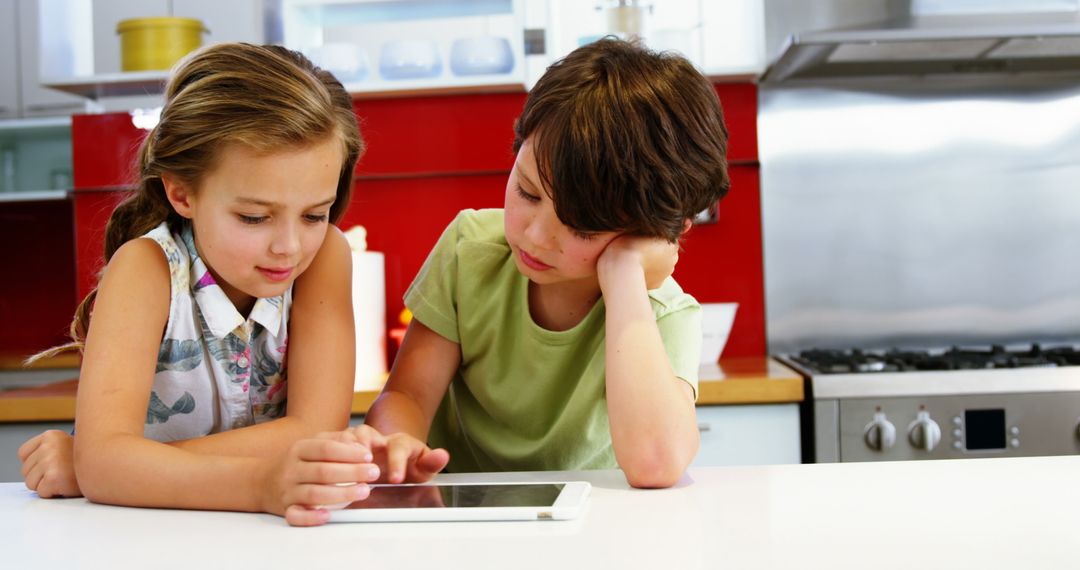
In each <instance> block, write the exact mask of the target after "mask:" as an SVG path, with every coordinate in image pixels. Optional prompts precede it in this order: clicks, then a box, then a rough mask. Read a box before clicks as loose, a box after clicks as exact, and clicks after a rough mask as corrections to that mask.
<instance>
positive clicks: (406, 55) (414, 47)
mask: <svg viewBox="0 0 1080 570" xmlns="http://www.w3.org/2000/svg"><path fill="white" fill-rule="evenodd" d="M379 73H381V74H382V76H383V77H384V78H386V79H423V78H428V77H437V76H438V75H439V74H440V73H442V59H441V58H440V57H439V48H438V46H436V45H435V42H433V41H430V40H394V41H390V42H386V43H385V44H384V45H383V48H382V53H380V55H379Z"/></svg>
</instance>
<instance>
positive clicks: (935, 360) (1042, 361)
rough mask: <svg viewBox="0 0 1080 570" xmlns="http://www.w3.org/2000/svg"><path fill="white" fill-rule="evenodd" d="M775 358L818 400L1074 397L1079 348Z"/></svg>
mask: <svg viewBox="0 0 1080 570" xmlns="http://www.w3.org/2000/svg"><path fill="white" fill-rule="evenodd" d="M780 359H781V360H782V361H784V362H785V363H787V364H789V365H790V366H791V367H792V368H795V369H796V370H798V371H799V372H801V373H802V374H803V376H805V377H806V378H807V379H808V380H809V386H810V388H809V389H810V391H811V393H812V395H813V397H814V398H815V399H819V398H860V397H882V396H915V395H935V394H936V395H942V394H998V393H1025V392H1062V391H1068V392H1080V348H1078V347H1077V346H1074V345H1067V346H1055V347H1042V346H1040V345H1038V344H1032V345H1027V346H1024V347H1023V348H1006V347H1003V346H991V347H984V348H966V347H965V348H961V347H953V348H949V349H942V350H907V349H889V350H862V349H849V350H832V349H809V350H804V351H802V352H799V353H798V354H791V355H783V356H780Z"/></svg>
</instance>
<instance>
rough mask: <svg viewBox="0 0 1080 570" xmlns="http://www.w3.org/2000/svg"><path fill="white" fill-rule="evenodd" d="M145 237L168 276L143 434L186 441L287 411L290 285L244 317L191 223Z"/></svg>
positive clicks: (163, 227) (259, 301)
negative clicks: (202, 253) (206, 259)
mask: <svg viewBox="0 0 1080 570" xmlns="http://www.w3.org/2000/svg"><path fill="white" fill-rule="evenodd" d="M143 237H144V238H149V239H152V240H154V241H155V242H156V243H157V244H158V245H160V246H161V249H163V250H164V251H165V257H166V258H167V259H168V261H169V273H170V276H171V286H170V288H171V295H170V301H169V322H168V324H167V325H166V326H165V335H164V337H163V338H162V341H161V349H160V351H159V353H158V360H157V372H156V373H155V374H154V386H153V389H152V391H151V392H150V405H149V408H148V409H147V410H146V428H145V430H144V434H145V436H146V437H147V438H148V439H154V440H157V441H175V440H180V439H189V438H193V437H200V436H203V435H207V434H211V433H217V432H221V431H227V430H231V429H236V428H240V427H244V426H249V425H252V424H256V423H261V422H264V421H269V420H272V419H275V418H278V417H281V416H283V415H284V414H285V398H286V390H287V388H286V378H287V374H286V363H285V352H286V347H287V345H288V332H289V327H288V320H289V307H290V305H291V303H292V288H291V287H290V288H289V290H288V291H286V292H285V293H284V294H283V295H280V296H278V297H271V298H265V299H263V298H260V299H256V301H255V306H254V307H253V308H252V309H251V314H250V315H248V317H247V318H244V316H243V315H241V314H240V312H239V311H237V310H236V307H235V306H233V304H232V301H230V300H229V298H228V297H227V296H226V295H225V292H224V291H222V289H221V287H220V286H218V284H217V283H215V282H214V278H213V276H211V274H210V272H209V271H208V270H207V268H206V264H205V263H203V261H202V259H201V258H200V257H199V254H198V252H197V251H196V250H195V240H194V238H193V236H192V230H191V226H190V224H185V225H184V227H183V229H182V230H181V231H180V233H171V232H170V231H169V228H168V226H167V225H166V224H164V223H162V224H161V225H160V226H158V227H156V228H154V229H153V230H152V231H150V232H149V233H147V234H146V235H145V236H143Z"/></svg>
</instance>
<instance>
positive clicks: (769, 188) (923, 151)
mask: <svg viewBox="0 0 1080 570" xmlns="http://www.w3.org/2000/svg"><path fill="white" fill-rule="evenodd" d="M760 97H761V101H760V116H759V144H760V156H761V173H762V174H761V177H762V210H763V212H762V215H763V231H764V251H765V287H766V307H767V309H766V317H767V325H768V340H769V349H770V351H772V352H790V351H793V350H796V349H800V348H806V347H809V346H819V347H852V346H854V347H863V348H878V347H887V346H911V347H937V346H946V345H951V344H986V343H1003V344H1011V343H1021V342H1031V341H1044V342H1059V341H1076V340H1077V339H1080V76H1074V77H1062V76H1056V77H1046V76H1043V77H1039V76H1024V77H996V78H985V77H984V78H972V77H957V78H956V79H955V80H954V79H951V78H944V79H939V80H926V79H919V78H909V79H893V80H886V79H878V80H844V81H842V82H840V81H834V82H830V83H829V84H827V85H791V84H781V85H772V86H770V85H763V86H762V88H761V91H760Z"/></svg>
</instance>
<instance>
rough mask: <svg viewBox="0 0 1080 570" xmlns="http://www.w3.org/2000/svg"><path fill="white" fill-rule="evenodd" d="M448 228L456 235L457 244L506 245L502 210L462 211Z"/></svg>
mask: <svg viewBox="0 0 1080 570" xmlns="http://www.w3.org/2000/svg"><path fill="white" fill-rule="evenodd" d="M450 227H451V228H453V231H454V232H455V233H456V235H457V240H458V242H484V243H498V244H505V243H506V233H505V231H504V229H503V210H502V208H486V209H482V210H473V209H466V210H462V211H460V212H458V215H457V217H456V218H454V221H453V222H451V224H450Z"/></svg>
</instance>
